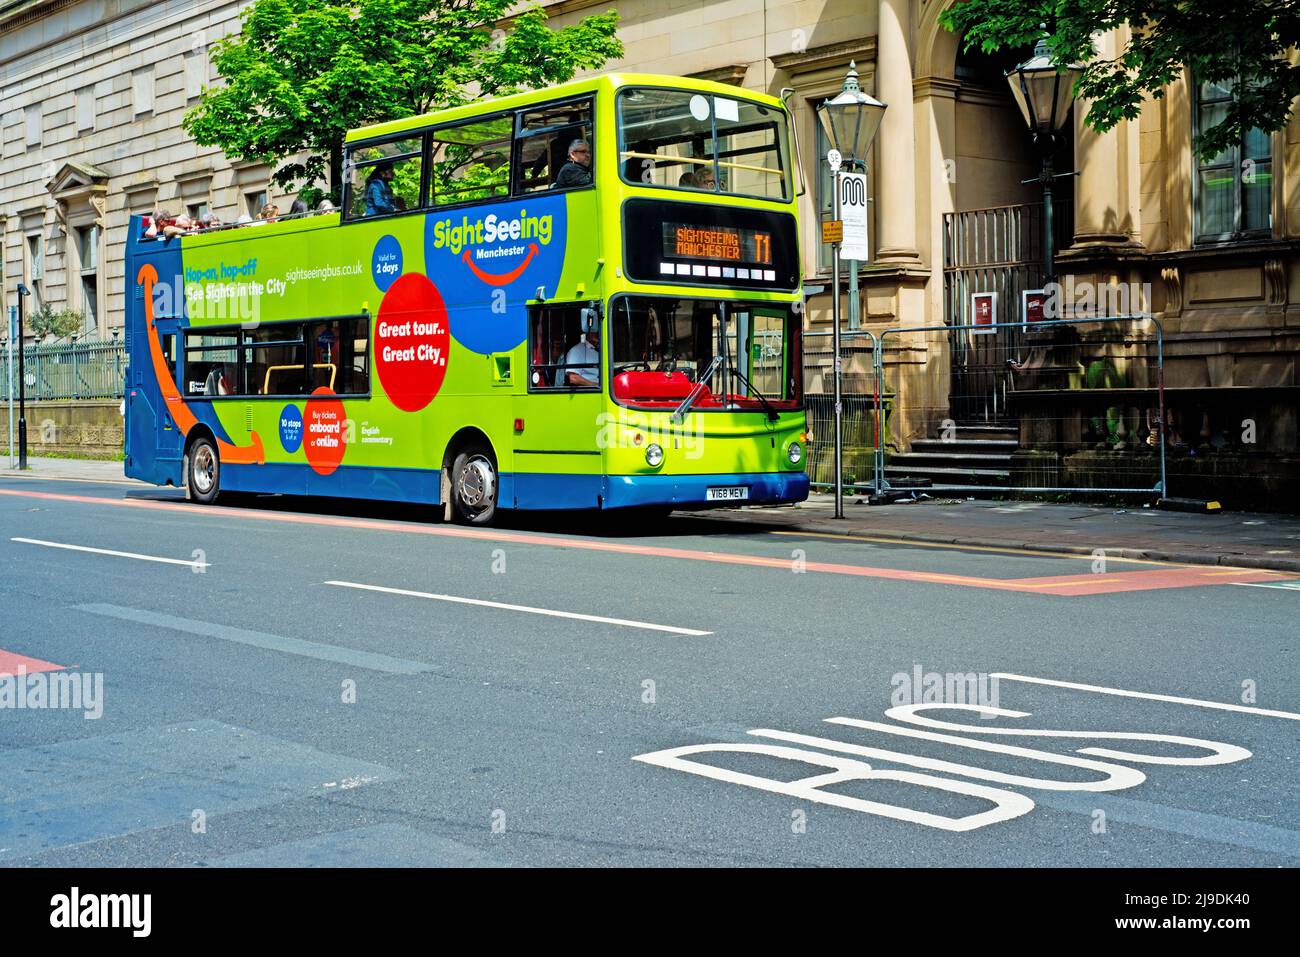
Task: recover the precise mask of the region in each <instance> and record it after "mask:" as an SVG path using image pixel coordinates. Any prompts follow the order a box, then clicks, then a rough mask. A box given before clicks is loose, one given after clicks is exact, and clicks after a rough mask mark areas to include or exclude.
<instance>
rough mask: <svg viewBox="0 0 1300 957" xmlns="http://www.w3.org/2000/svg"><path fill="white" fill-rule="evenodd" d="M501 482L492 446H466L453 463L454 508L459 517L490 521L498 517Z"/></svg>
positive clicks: (475, 521) (470, 521)
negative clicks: (498, 496)
mask: <svg viewBox="0 0 1300 957" xmlns="http://www.w3.org/2000/svg"><path fill="white" fill-rule="evenodd" d="M500 484H501V483H500V481H499V480H498V476H497V463H496V459H495V458H494V457H493V455H492V451H491V450H490V449H487V448H484V447H482V446H479V445H470V446H467V447H465V448H464V449H462V450H461V451H460V452H459V453H458V454H457V456H456V458H455V460H454V461H453V462H452V465H451V508H452V515H453V516H454V517H455V519H456V521H457V522H460V523H461V524H462V525H490V524H491V523H492V520H493V519H494V518H495V517H496V512H497V491H498V489H499V488H500Z"/></svg>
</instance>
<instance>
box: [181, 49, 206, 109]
mask: <svg viewBox="0 0 1300 957" xmlns="http://www.w3.org/2000/svg"><path fill="white" fill-rule="evenodd" d="M207 80H208V53H207V51H206V50H195V51H194V52H193V53H189V54H187V55H186V57H185V99H186V100H193V99H197V98H198V97H199V96H201V95H202V94H203V87H204V86H205V85H207Z"/></svg>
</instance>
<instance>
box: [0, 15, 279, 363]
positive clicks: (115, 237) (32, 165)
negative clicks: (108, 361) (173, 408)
mask: <svg viewBox="0 0 1300 957" xmlns="http://www.w3.org/2000/svg"><path fill="white" fill-rule="evenodd" d="M243 5H244V4H243V3H240V2H237V0H8V2H4V3H0V141H2V142H0V149H2V153H0V217H2V218H3V219H2V221H3V230H4V235H3V246H2V248H3V274H4V282H3V286H2V290H3V291H2V292H0V296H2V297H3V305H6V306H7V305H10V304H13V303H14V302H15V297H16V291H15V290H16V287H17V284H18V283H19V282H24V283H25V284H26V285H27V286H28V288H30V289H31V290H32V292H33V298H34V299H35V301H34V302H33V301H31V300H29V301H28V302H27V303H26V308H27V309H29V310H31V309H34V308H37V307H38V306H39V305H40V304H42V303H48V304H49V305H51V306H52V307H54V308H60V309H61V308H69V309H74V310H76V311H78V312H80V313H82V315H83V316H84V324H83V327H82V335H83V336H94V337H98V338H103V339H107V338H109V337H110V336H111V334H112V333H113V332H114V331H115V330H120V329H121V327H122V321H123V319H122V316H123V300H122V297H123V289H124V286H123V283H122V277H121V266H120V264H121V262H122V249H123V244H124V242H125V235H126V224H127V220H128V218H129V217H130V215H131V214H132V213H143V212H148V211H149V210H152V209H154V208H155V207H163V208H166V209H169V210H171V211H174V212H185V211H189V212H205V211H208V210H211V211H213V212H215V213H216V214H217V215H219V216H221V217H223V218H228V219H234V218H235V217H237V216H238V215H239V214H240V213H242V212H246V211H249V210H253V211H256V208H257V205H258V204H259V203H261V202H263V201H265V198H266V196H267V194H268V191H269V189H270V172H271V170H270V169H269V168H268V167H266V166H262V165H250V164H241V163H231V162H230V161H228V160H227V159H226V157H225V156H224V155H222V153H221V152H220V151H219V150H215V149H207V148H201V147H197V146H195V145H194V143H193V142H192V141H191V140H190V139H189V137H188V136H186V134H185V132H184V131H183V130H182V129H181V117H182V116H183V115H184V113H185V111H186V109H188V108H189V107H191V106H193V105H194V103H195V102H196V100H197V98H198V96H199V93H200V92H201V91H202V89H203V88H204V87H205V86H206V85H207V84H209V83H210V82H212V79H213V74H212V68H211V66H210V64H209V62H208V56H207V50H208V47H209V45H210V44H211V43H212V42H213V41H214V40H216V39H217V38H219V37H221V36H223V35H226V34H228V33H230V32H232V31H234V30H237V29H238V26H239V10H240V9H241V7H242V6H243Z"/></svg>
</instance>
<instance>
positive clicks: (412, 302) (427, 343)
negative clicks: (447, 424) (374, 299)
mask: <svg viewBox="0 0 1300 957" xmlns="http://www.w3.org/2000/svg"><path fill="white" fill-rule="evenodd" d="M450 345H451V336H450V333H449V331H448V328H447V306H446V304H445V303H443V301H442V296H441V295H440V294H439V292H438V287H437V286H435V285H434V284H433V283H432V282H431V281H430V280H429V277H428V276H424V275H421V274H420V273H406V274H405V275H403V276H399V277H398V278H397V279H396V280H395V281H394V282H393V284H392V285H391V286H389V287H388V291H387V292H386V293H384V298H383V301H382V302H380V304H379V314H378V315H377V316H376V317H375V369H376V371H377V372H378V373H379V381H380V382H381V383H382V384H383V387H384V391H385V392H386V393H387V394H388V398H389V400H390V401H391V402H392V403H393V405H395V406H397V407H398V408H399V409H401V410H402V411H403V412H418V411H419V410H420V409H423V408H424V407H425V406H426V405H428V404H429V403H430V402H432V401H433V397H434V396H435V395H437V394H438V390H439V389H441V388H442V380H443V378H444V377H445V376H446V374H447V350H448V347H449V346H450Z"/></svg>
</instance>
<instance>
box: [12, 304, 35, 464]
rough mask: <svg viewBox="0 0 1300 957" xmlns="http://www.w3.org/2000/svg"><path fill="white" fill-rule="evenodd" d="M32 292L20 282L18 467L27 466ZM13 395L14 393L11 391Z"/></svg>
mask: <svg viewBox="0 0 1300 957" xmlns="http://www.w3.org/2000/svg"><path fill="white" fill-rule="evenodd" d="M31 294H32V291H31V290H30V289H28V288H27V287H26V286H25V285H23V284H22V283H19V284H18V468H19V469H20V470H21V469H25V468H27V370H26V366H25V365H24V363H23V351H24V350H23V338H24V337H23V300H24V299H26V298H27V297H28V296H30V295H31ZM10 394H11V395H12V393H10Z"/></svg>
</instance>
